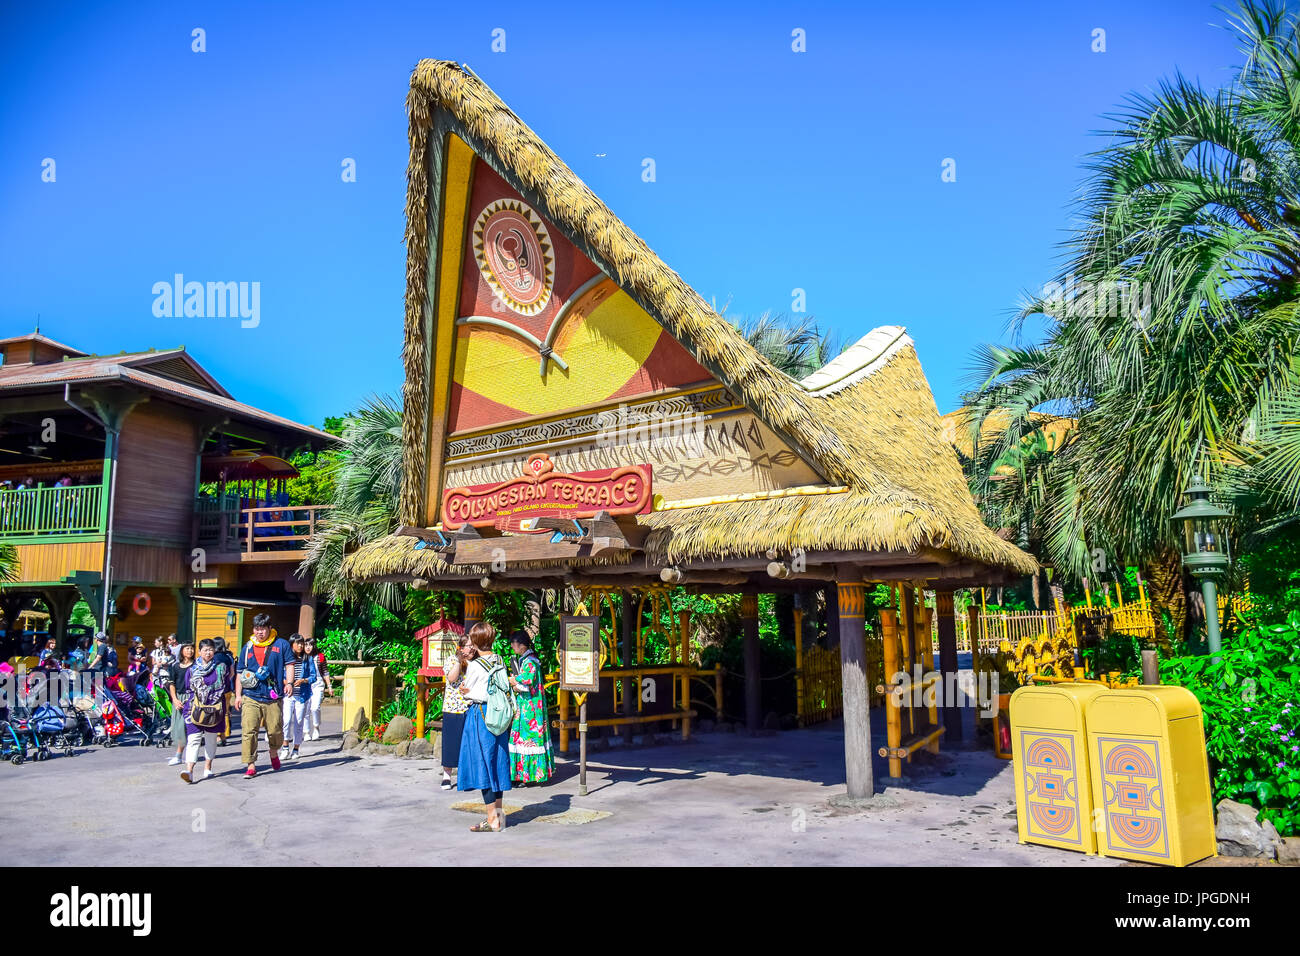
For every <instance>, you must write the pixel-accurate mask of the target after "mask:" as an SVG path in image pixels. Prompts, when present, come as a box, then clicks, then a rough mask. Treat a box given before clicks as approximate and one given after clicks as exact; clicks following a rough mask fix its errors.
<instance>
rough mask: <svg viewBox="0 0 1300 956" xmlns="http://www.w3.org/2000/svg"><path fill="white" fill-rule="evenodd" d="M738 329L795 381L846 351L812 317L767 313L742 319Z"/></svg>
mask: <svg viewBox="0 0 1300 956" xmlns="http://www.w3.org/2000/svg"><path fill="white" fill-rule="evenodd" d="M737 327H738V328H739V329H740V334H741V335H743V336H744V337H745V341H747V342H748V343H749V344H750V345H752V346H753V347H754V348H755V350H757V351H758V353H759V354H760V355H762V356H763V357H764V358H765V359H767V360H768V361H769V362H771V363H772V364H773V365H775V366H776V367H777V368H778V369H780V370H781V371H782V372H784V373H785V374H786V375H789V376H790V377H791V378H803V377H805V376H807V375H811V374H812V373H813V372H815V371H817V370H818V369H819V368H821V367H822V366H823V365H825V364H826V363H827V362H829V361H830V360H831V359H833V358H835V356H837V355H839V354H840V352H841V351H842V348H841V346H840V343H839V339H838V338H837V337H836V336H834V335H833V334H831V333H823V332H822V331H821V330H820V329H818V327H817V325H816V324H815V323H814V322H813V320H812V319H811V318H807V319H798V320H796V319H790V318H788V317H787V316H785V315H783V314H779V313H778V314H773V313H771V312H764V313H763V314H762V315H758V316H754V317H752V318H748V319H741V320H740V321H739V323H738V325H737Z"/></svg>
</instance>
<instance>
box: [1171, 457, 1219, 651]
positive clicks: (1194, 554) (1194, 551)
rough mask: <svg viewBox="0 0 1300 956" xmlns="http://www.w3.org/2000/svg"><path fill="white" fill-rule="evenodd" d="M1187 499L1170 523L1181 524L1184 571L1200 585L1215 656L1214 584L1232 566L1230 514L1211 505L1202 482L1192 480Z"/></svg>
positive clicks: (1216, 605) (1216, 615) (1216, 602)
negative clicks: (1229, 529)
mask: <svg viewBox="0 0 1300 956" xmlns="http://www.w3.org/2000/svg"><path fill="white" fill-rule="evenodd" d="M1183 495H1184V497H1185V498H1186V499H1187V504H1185V505H1184V506H1183V507H1182V509H1181V510H1179V511H1177V512H1175V513H1174V514H1173V515H1171V516H1170V519H1169V520H1170V521H1173V522H1175V523H1177V522H1182V533H1183V567H1185V568H1186V569H1187V570H1188V571H1189V572H1191V574H1192V576H1193V577H1195V578H1197V579H1199V580H1200V582H1201V594H1203V595H1204V596H1205V630H1206V637H1207V639H1208V643H1209V648H1210V653H1211V654H1218V653H1219V650H1220V641H1219V595H1218V589H1217V586H1216V584H1215V582H1216V580H1217V579H1218V578H1221V577H1223V575H1224V574H1226V573H1227V571H1228V566H1229V565H1230V564H1232V554H1231V550H1230V548H1229V545H1228V534H1227V522H1228V519H1229V518H1231V517H1232V512H1231V511H1228V510H1227V509H1225V508H1221V507H1219V506H1218V505H1216V504H1214V503H1213V502H1212V501H1210V487H1209V485H1207V484H1206V483H1205V482H1204V481H1203V480H1202V479H1201V478H1199V477H1197V478H1193V479H1192V483H1191V484H1190V485H1189V486H1188V487H1187V490H1185V491H1184V492H1183Z"/></svg>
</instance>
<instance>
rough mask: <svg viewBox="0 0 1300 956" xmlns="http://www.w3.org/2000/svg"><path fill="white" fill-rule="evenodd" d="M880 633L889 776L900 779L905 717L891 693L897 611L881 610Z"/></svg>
mask: <svg viewBox="0 0 1300 956" xmlns="http://www.w3.org/2000/svg"><path fill="white" fill-rule="evenodd" d="M880 633H881V638H882V639H881V643H882V645H883V646H882V650H883V652H884V653H883V657H884V661H885V743H886V745H887V746H888V748H889V778H890V779H891V780H900V779H902V776H903V761H902V760H901V759H900V758H899V757H898V756H896V754H897V751H898V748H899V747H900V746H901V745H902V743H903V718H902V714H901V713H900V708H899V707H898V706H896V705H895V704H894V703H893V702H892V700H891V694H890V688H891V687H892V686H893V682H894V677H895V675H897V674H898V672H899V666H898V650H899V637H898V612H897V611H894V610H891V609H886V610H883V611H881V612H880Z"/></svg>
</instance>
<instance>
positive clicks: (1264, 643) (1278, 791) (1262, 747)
mask: <svg viewBox="0 0 1300 956" xmlns="http://www.w3.org/2000/svg"><path fill="white" fill-rule="evenodd" d="M1291 620H1292V623H1291V624H1289V625H1272V626H1267V627H1255V628H1248V629H1245V630H1242V631H1240V632H1238V633H1236V634H1233V635H1231V636H1229V637H1227V638H1225V641H1224V646H1223V650H1222V653H1221V654H1220V655H1219V659H1218V660H1217V661H1216V660H1214V659H1212V658H1210V657H1202V656H1187V657H1175V658H1172V659H1170V660H1167V661H1163V662H1162V663H1161V665H1160V680H1161V682H1162V683H1165V684H1176V685H1179V686H1181V687H1186V688H1187V689H1188V690H1190V691H1191V692H1192V693H1193V694H1195V695H1196V698H1197V700H1199V701H1200V702H1201V707H1202V709H1203V711H1204V716H1205V739H1206V752H1207V753H1208V755H1209V760H1210V781H1211V786H1212V788H1213V792H1214V801H1215V803H1218V801H1220V800H1222V799H1225V798H1227V799H1231V800H1238V801H1240V802H1242V803H1248V804H1250V805H1251V806H1254V807H1258V808H1259V809H1260V810H1262V811H1263V816H1264V818H1266V819H1268V820H1272V821H1273V825H1274V826H1276V827H1277V829H1278V832H1279V833H1281V834H1283V835H1285V836H1295V835H1297V834H1298V833H1300V739H1298V738H1297V735H1296V727H1297V724H1300V720H1297V717H1298V716H1300V651H1298V650H1297V647H1298V644H1300V630H1298V628H1300V614H1295V615H1292V619H1291Z"/></svg>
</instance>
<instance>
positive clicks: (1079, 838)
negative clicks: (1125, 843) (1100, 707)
mask: <svg viewBox="0 0 1300 956" xmlns="http://www.w3.org/2000/svg"><path fill="white" fill-rule="evenodd" d="M1105 689H1106V688H1104V687H1102V686H1101V685H1100V684H1051V685H1047V686H1031V687H1021V688H1020V689H1019V690H1017V691H1016V692H1015V693H1014V694H1012V695H1011V760H1012V769H1013V771H1014V773H1015V786H1016V827H1017V829H1018V830H1019V832H1020V842H1021V843H1039V844H1042V845H1043V846H1055V847H1062V848H1064V849H1066V850H1082V851H1083V852H1084V853H1096V852H1097V837H1096V834H1095V833H1094V832H1093V831H1094V829H1095V828H1094V827H1093V825H1092V818H1093V814H1092V787H1091V784H1090V779H1091V778H1090V777H1089V774H1088V738H1087V731H1086V727H1087V724H1086V722H1085V715H1086V711H1087V708H1088V703H1089V702H1090V701H1091V700H1092V699H1093V698H1095V697H1096V696H1097V695H1098V694H1100V693H1101V692H1102V691H1104V690H1105Z"/></svg>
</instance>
